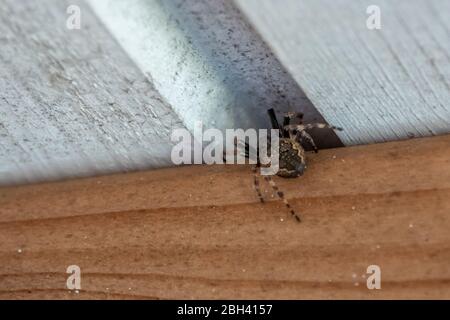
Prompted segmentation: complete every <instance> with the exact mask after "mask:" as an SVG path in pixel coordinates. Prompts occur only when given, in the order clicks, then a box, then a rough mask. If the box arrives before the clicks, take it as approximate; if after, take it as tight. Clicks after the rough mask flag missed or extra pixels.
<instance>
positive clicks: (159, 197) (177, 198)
mask: <svg viewBox="0 0 450 320" xmlns="http://www.w3.org/2000/svg"><path fill="white" fill-rule="evenodd" d="M449 146H450V136H442V137H434V138H422V139H413V140H409V141H403V142H391V143H384V144H376V145H371V146H358V147H349V148H341V149H329V150H325V151H323V152H320V153H319V154H317V155H315V154H311V155H309V158H308V160H309V165H308V170H307V172H306V173H305V175H304V176H303V177H301V178H298V179H281V178H275V180H276V182H277V183H278V185H279V186H280V188H281V189H282V190H283V191H284V193H285V195H286V197H287V198H288V199H289V201H290V202H291V203H292V205H293V206H294V207H295V208H296V210H297V211H299V212H300V213H301V214H302V218H303V222H302V223H296V222H295V221H293V220H292V219H290V218H289V216H288V213H287V212H286V210H285V209H286V208H285V207H284V206H283V204H282V203H281V202H280V201H279V200H276V198H272V197H271V192H270V188H265V192H264V194H265V196H266V198H267V199H268V202H267V203H265V204H261V203H259V201H258V198H257V196H256V194H255V192H254V190H253V182H252V173H251V169H250V168H249V167H248V166H237V165H226V166H186V167H179V168H171V169H162V170H156V171H151V172H139V173H130V174H122V175H112V176H104V177H101V178H88V179H81V180H74V181H67V182H58V183H50V184H41V185H30V186H22V187H13V188H1V189H0V261H2V263H1V264H0V298H6V299H12V298H61V299H79V298H108V299H123V298H125V299H126V298H144V299H145V298H150V299H167V298H264V299H265V298H274V299H278V298H294V299H297V298H361V299H366V298H380V299H387V298H446V299H449V298H450V267H449V263H450V233H449V232H448V231H449V228H450V148H449ZM263 186H264V185H263ZM72 264H76V265H79V266H80V267H81V272H82V281H81V285H82V290H81V292H80V293H78V294H76V293H74V292H72V293H70V292H69V291H68V290H67V289H66V288H65V283H66V279H67V276H68V275H67V274H66V273H65V270H66V268H67V266H69V265H72ZM372 264H376V265H379V266H380V267H381V272H382V288H381V290H368V289H367V288H366V280H365V278H364V276H366V268H367V267H368V266H369V265H372Z"/></svg>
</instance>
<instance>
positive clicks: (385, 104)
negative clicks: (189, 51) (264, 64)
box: [236, 0, 450, 145]
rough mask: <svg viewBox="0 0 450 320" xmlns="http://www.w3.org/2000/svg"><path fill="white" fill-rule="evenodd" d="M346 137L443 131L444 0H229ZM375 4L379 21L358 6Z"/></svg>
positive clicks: (448, 36)
mask: <svg viewBox="0 0 450 320" xmlns="http://www.w3.org/2000/svg"><path fill="white" fill-rule="evenodd" d="M236 3H238V5H239V7H240V8H241V9H242V10H243V12H244V13H245V14H246V15H247V16H248V17H249V19H250V21H251V22H252V23H253V25H254V26H255V28H256V29H257V30H258V31H259V32H260V34H261V35H262V37H263V38H264V39H265V40H266V42H267V43H268V44H269V45H270V46H271V47H272V48H273V50H274V52H275V53H276V55H277V56H278V57H279V59H280V61H281V62H282V63H283V64H284V65H285V67H286V68H287V69H288V70H289V71H290V73H291V74H292V76H293V77H294V79H295V80H296V81H297V82H298V84H299V85H300V86H301V87H302V88H303V90H304V91H305V93H306V95H307V96H308V97H309V98H310V99H311V101H312V102H313V104H314V106H315V107H316V108H317V109H318V110H319V111H320V113H321V114H322V115H323V116H324V117H325V119H326V120H327V121H328V122H330V123H333V124H336V125H339V126H341V127H343V128H345V131H344V132H343V133H342V134H340V138H341V139H342V141H343V142H344V144H346V145H352V144H365V143H373V142H380V141H390V140H399V139H405V138H408V137H411V136H416V137H420V136H430V135H436V134H443V133H448V132H450V104H449V102H450V2H449V1H447V0H396V1H390V0H377V1H372V0H340V1H336V0H284V1H281V2H280V1H275V0H262V1H260V0H236ZM370 5H378V6H379V7H380V10H381V29H380V30H369V29H368V28H367V27H366V20H367V18H368V17H369V15H368V14H366V9H367V8H368V7H369V6H370Z"/></svg>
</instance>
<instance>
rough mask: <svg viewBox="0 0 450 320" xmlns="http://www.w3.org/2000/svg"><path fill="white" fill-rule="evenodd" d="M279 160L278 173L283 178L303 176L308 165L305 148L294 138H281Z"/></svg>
mask: <svg viewBox="0 0 450 320" xmlns="http://www.w3.org/2000/svg"><path fill="white" fill-rule="evenodd" d="M279 160H280V161H279V170H278V173H277V175H278V176H280V177H283V178H296V177H298V176H301V175H302V174H303V171H304V170H305V167H306V162H305V150H304V149H303V147H302V146H301V145H300V144H299V143H298V142H297V141H295V140H293V139H289V138H281V139H280V148H279Z"/></svg>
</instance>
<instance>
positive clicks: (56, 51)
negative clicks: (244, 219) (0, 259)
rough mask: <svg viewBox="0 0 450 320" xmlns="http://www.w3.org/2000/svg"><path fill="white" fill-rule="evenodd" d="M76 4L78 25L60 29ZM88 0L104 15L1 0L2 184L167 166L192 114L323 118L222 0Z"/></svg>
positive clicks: (62, 4) (257, 122) (326, 142)
mask: <svg viewBox="0 0 450 320" xmlns="http://www.w3.org/2000/svg"><path fill="white" fill-rule="evenodd" d="M72 4H75V5H79V6H80V8H81V30H68V29H67V28H66V19H67V17H68V15H67V13H66V8H67V7H68V6H69V5H72ZM90 4H91V6H92V8H94V9H95V12H96V13H97V14H98V17H100V19H101V21H102V22H103V23H104V25H103V24H102V23H101V22H100V20H99V18H98V17H97V16H95V15H94V13H93V11H92V9H91V7H90V6H88V5H87V4H86V2H84V1H73V0H40V1H35V0H21V1H15V0H0V7H1V11H0V76H1V77H0V185H10V184H19V183H26V182H39V181H44V180H56V179H63V178H69V177H80V176H90V175H98V174H104V173H109V172H123V171H128V170H138V169H149V168H156V167H161V166H169V165H172V162H171V160H170V151H171V148H172V143H171V142H170V140H169V137H170V133H171V132H172V129H173V128H175V127H183V126H186V127H187V128H189V129H192V128H193V125H194V123H195V121H197V120H201V121H203V123H204V124H205V126H207V127H217V128H219V129H224V128H239V127H241V128H249V127H253V128H261V127H262V128H267V127H269V126H270V122H269V119H268V116H267V113H266V111H267V109H268V108H270V107H274V108H275V109H276V110H277V111H278V112H279V113H281V112H283V111H288V110H291V109H292V108H293V109H295V110H297V111H303V112H304V113H305V118H306V120H307V121H322V120H323V118H322V117H321V115H320V114H319V113H318V112H317V110H316V109H315V108H314V107H313V106H312V105H311V103H310V102H309V100H308V99H307V98H306V97H305V95H304V93H303V92H302V90H301V89H300V88H299V87H298V85H297V83H296V82H295V81H294V80H293V79H292V78H291V77H290V76H289V75H288V74H287V73H286V71H285V70H284V68H283V67H282V65H281V64H280V63H279V62H278V61H277V59H276V58H275V57H274V56H273V54H272V53H271V51H270V50H269V49H268V47H267V46H266V45H265V44H264V42H262V41H261V39H260V37H259V35H258V34H257V33H255V32H254V30H253V29H252V28H251V26H250V25H249V23H248V22H247V21H246V20H245V19H243V18H242V16H241V13H240V12H239V10H237V9H236V8H235V6H234V5H233V4H232V3H231V2H229V1H227V0H215V1H207V0H201V1H179V0H175V1H156V0H145V1H144V0H127V1H109V0H95V1H90ZM104 26H106V27H107V28H108V29H109V30H110V31H111V33H109V32H108V31H107V30H106V29H105V28H104ZM115 40H117V41H115ZM119 44H120V45H119ZM122 48H123V49H124V50H123V49H122ZM316 138H317V140H318V144H319V145H320V146H322V147H327V146H328V147H330V146H336V145H340V141H339V140H338V138H337V136H336V135H334V133H332V132H322V133H321V134H320V135H317V136H316Z"/></svg>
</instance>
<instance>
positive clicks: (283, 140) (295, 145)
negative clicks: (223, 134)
mask: <svg viewBox="0 0 450 320" xmlns="http://www.w3.org/2000/svg"><path fill="white" fill-rule="evenodd" d="M268 113H269V117H270V121H271V123H272V127H273V128H274V129H278V130H279V133H280V140H279V150H278V152H279V170H278V172H277V175H278V176H280V177H283V178H297V177H299V176H301V175H303V173H304V171H305V169H306V156H305V149H304V148H303V143H305V142H308V143H309V144H310V145H311V146H312V148H313V150H314V152H316V153H317V152H318V149H317V146H316V144H315V143H314V140H313V138H312V137H311V136H310V135H309V133H308V132H307V131H306V130H309V129H313V128H319V129H325V128H328V129H333V130H342V129H341V128H338V127H334V126H330V125H328V124H324V123H311V124H302V119H303V114H301V113H292V112H289V113H287V114H285V116H284V120H283V126H282V127H280V125H279V124H278V120H277V118H276V115H275V111H274V110H273V109H269V110H268ZM293 118H299V119H300V124H291V120H292V119H293ZM258 166H259V163H258V164H257V165H256V166H255V167H254V170H253V172H254V187H255V190H256V192H257V194H258V197H259V200H260V201H261V202H262V203H263V202H264V198H263V196H262V194H261V190H260V184H259V180H258V176H257V170H256V168H257V167H258ZM264 180H265V181H267V182H268V183H269V184H270V186H271V187H272V189H273V190H274V192H275V193H276V194H277V195H278V197H279V198H280V199H281V200H283V202H284V204H285V206H286V207H287V208H288V210H289V211H290V213H291V215H292V216H293V217H294V218H295V219H296V220H297V221H298V222H300V221H301V220H300V216H299V215H298V214H297V213H296V212H295V210H294V209H293V208H292V206H291V205H290V204H289V202H288V201H287V199H286V198H285V196H284V193H283V192H282V191H280V189H279V188H278V186H277V185H276V183H275V181H274V180H273V179H272V177H270V176H264Z"/></svg>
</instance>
